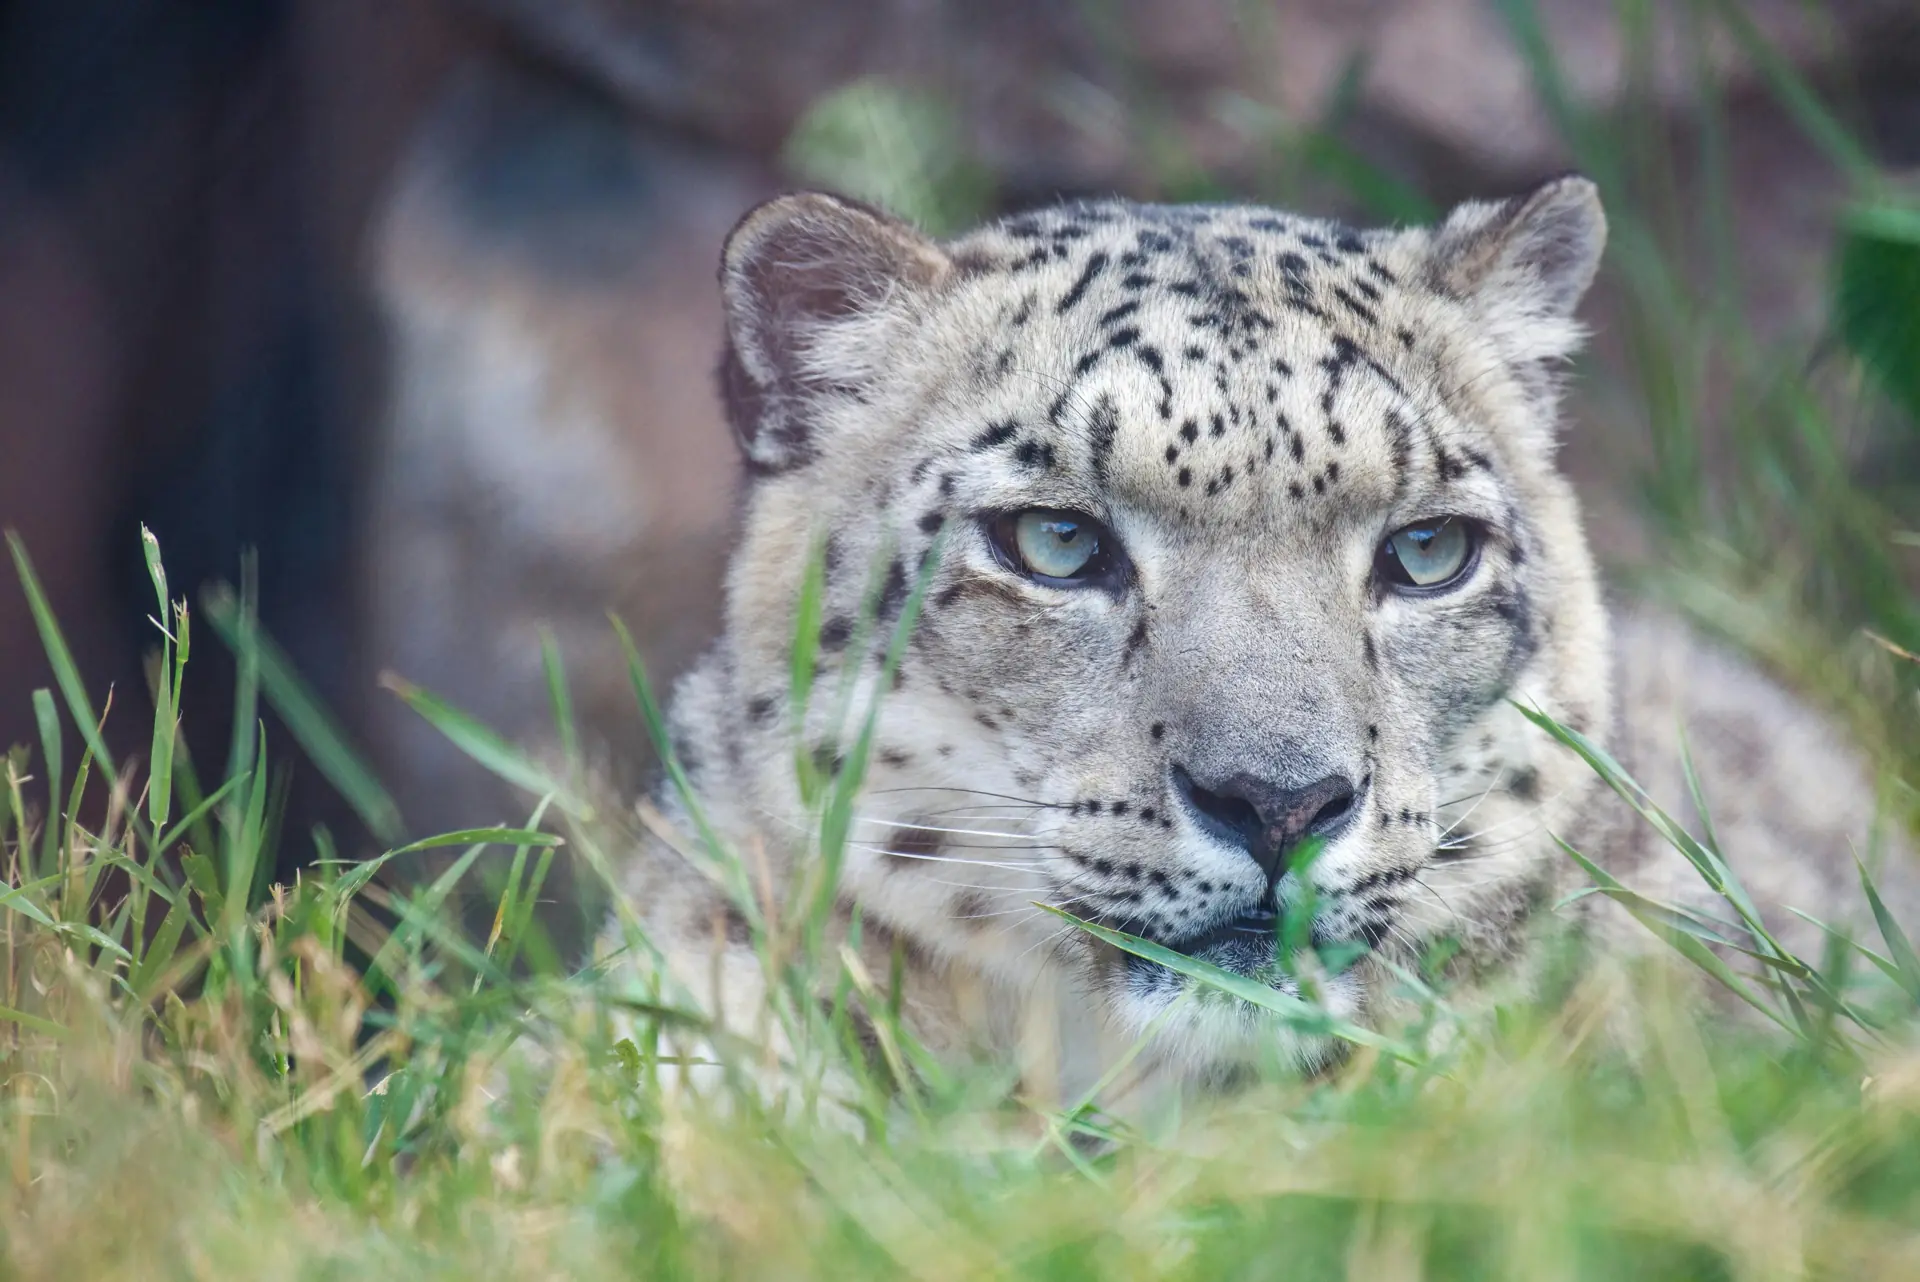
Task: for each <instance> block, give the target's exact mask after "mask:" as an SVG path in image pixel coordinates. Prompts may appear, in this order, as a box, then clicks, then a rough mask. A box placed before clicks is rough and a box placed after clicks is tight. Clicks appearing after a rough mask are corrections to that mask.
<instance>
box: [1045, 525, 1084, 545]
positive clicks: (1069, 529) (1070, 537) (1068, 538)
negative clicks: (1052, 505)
mask: <svg viewBox="0 0 1920 1282" xmlns="http://www.w3.org/2000/svg"><path fill="white" fill-rule="evenodd" d="M1047 529H1048V530H1050V531H1051V532H1052V533H1053V537H1054V538H1056V539H1059V540H1060V541H1061V542H1062V543H1071V542H1073V541H1074V540H1075V539H1077V538H1079V537H1080V527H1079V526H1077V525H1075V524H1074V523H1073V522H1071V521H1055V522H1053V523H1052V524H1051V525H1049V526H1047Z"/></svg>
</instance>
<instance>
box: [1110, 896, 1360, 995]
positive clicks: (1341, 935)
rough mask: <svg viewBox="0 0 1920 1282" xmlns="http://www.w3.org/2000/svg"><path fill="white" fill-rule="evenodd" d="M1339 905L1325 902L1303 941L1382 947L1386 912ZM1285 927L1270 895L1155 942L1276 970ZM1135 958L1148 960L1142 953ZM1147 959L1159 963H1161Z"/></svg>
mask: <svg viewBox="0 0 1920 1282" xmlns="http://www.w3.org/2000/svg"><path fill="white" fill-rule="evenodd" d="M1336 902H1337V901H1336ZM1333 908H1334V905H1327V904H1323V905H1322V909H1321V911H1319V912H1317V913H1316V914H1315V916H1314V922H1313V926H1312V928H1311V929H1310V930H1309V931H1308V932H1307V938H1306V939H1305V940H1303V941H1301V943H1302V945H1303V946H1306V947H1311V948H1314V949H1318V950H1326V949H1328V948H1330V947H1333V946H1338V945H1343V944H1358V945H1361V946H1363V947H1364V948H1366V949H1367V950H1369V951H1371V950H1374V949H1377V948H1379V947H1380V945H1381V943H1382V941H1383V939H1384V937H1385V935H1386V933H1387V924H1386V919H1385V918H1384V917H1375V916H1372V915H1368V916H1363V917H1361V918H1360V919H1358V920H1354V919H1352V918H1350V917H1349V916H1348V915H1347V914H1346V913H1344V912H1340V911H1337V910H1336V911H1329V910H1330V909H1333ZM1284 929H1285V927H1284V925H1283V917H1282V914H1281V911H1280V910H1279V909H1278V908H1277V907H1276V906H1275V904H1274V902H1273V900H1272V899H1271V898H1268V899H1266V900H1264V901H1262V902H1260V903H1259V904H1256V905H1255V906H1254V907H1252V908H1249V909H1246V910H1244V911H1242V912H1241V913H1239V914H1238V915H1237V916H1234V917H1230V918H1228V919H1226V920H1224V921H1221V922H1218V923H1216V924H1215V925H1212V926H1209V927H1207V928H1206V929H1204V930H1201V931H1198V932H1196V933H1194V934H1190V935H1183V936H1179V937H1172V938H1161V939H1156V940H1154V942H1155V943H1158V944H1160V945H1161V946H1162V947H1163V948H1168V949H1171V950H1172V951H1174V952H1177V953H1180V954H1182V955H1183V956H1186V957H1191V958H1193V959H1194V960H1195V961H1203V962H1206V963H1208V964H1209V965H1213V966H1218V967H1219V968H1220V969H1222V970H1225V971H1230V972H1232V973H1234V974H1237V975H1247V976H1256V975H1261V974H1266V973H1270V972H1271V970H1272V967H1273V963H1274V960H1275V958H1276V957H1277V956H1278V954H1279V951H1280V938H1281V934H1282V932H1283V930H1284ZM1135 960H1136V961H1142V962H1144V961H1145V959H1141V958H1137V959H1135ZM1147 964H1149V965H1153V966H1155V967H1158V966H1159V964H1158V963H1147Z"/></svg>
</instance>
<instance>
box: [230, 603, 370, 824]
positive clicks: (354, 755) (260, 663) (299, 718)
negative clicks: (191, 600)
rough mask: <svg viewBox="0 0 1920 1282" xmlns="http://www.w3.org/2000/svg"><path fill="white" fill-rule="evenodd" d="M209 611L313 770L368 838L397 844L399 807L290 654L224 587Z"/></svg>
mask: <svg viewBox="0 0 1920 1282" xmlns="http://www.w3.org/2000/svg"><path fill="white" fill-rule="evenodd" d="M206 606H207V618H208V620H209V621H211V622H212V624H213V630H214V632H215V633H216V634H217V635H218V636H219V637H220V639H221V641H223V642H225V643H226V646H227V648H228V649H230V650H232V651H233V652H234V656H235V658H236V659H239V660H240V662H241V663H242V664H243V666H246V667H250V668H252V669H253V670H254V671H256V672H257V673H258V679H259V685H260V690H261V692H262V693H263V694H265V695H266V697H267V703H268V704H269V705H271V706H272V708H273V710H274V711H275V712H276V713H278V714H279V716H280V720H281V722H282V724H284V725H285V726H286V728H287V731H288V733H290V734H291V735H292V736H293V738H294V742H295V743H298V744H299V745H300V749H301V751H302V752H304V753H306V755H307V759H308V760H310V761H312V762H313V765H314V768H315V769H317V770H318V771H319V772H320V773H321V774H322V775H323V776H325V778H326V780H327V782H328V783H329V784H332V785H333V787H334V789H335V790H336V791H337V792H339V794H340V795H341V797H343V798H344V799H345V800H346V802H347V804H348V805H350V806H352V807H353V812H354V813H355V814H356V815H358V816H359V817H360V822H362V823H364V824H366V825H367V830H368V831H369V832H371V833H372V834H373V835H374V836H375V837H376V838H378V839H379V840H380V841H382V842H388V843H391V842H394V841H398V840H399V839H400V834H401V831H402V823H401V818H400V807H399V805H398V804H397V803H396V802H395V801H394V799H393V797H392V795H391V794H389V793H388V792H387V790H386V789H385V788H383V787H381V786H380V781H379V780H378V779H377V778H375V777H374V773H373V770H372V768H371V767H370V766H368V765H367V763H366V761H365V759H364V757H362V755H361V754H360V753H359V752H357V751H355V749H354V748H353V747H352V746H351V745H350V744H349V743H348V742H347V736H346V732H345V731H344V730H343V729H342V728H341V726H340V724H339V722H337V721H335V720H334V718H333V717H332V716H330V715H329V714H328V713H327V711H326V709H325V708H323V707H322V706H321V704H320V701H319V700H318V699H317V698H315V697H314V694H313V692H312V690H311V689H309V688H308V686H307V683H306V682H305V681H303V680H302V679H301V678H300V675H299V673H298V672H297V671H295V669H294V667H293V663H292V661H291V660H289V659H288V658H287V656H286V653H285V652H284V651H283V650H281V649H280V647H279V646H278V645H276V644H274V642H273V640H272V638H270V637H268V636H267V635H266V633H265V632H264V631H262V630H261V628H260V626H259V624H258V623H257V622H256V621H254V620H252V619H251V618H249V617H247V615H246V611H245V610H244V609H243V608H242V606H241V603H240V602H239V601H238V600H237V599H236V598H235V597H234V594H233V592H232V590H231V589H229V588H226V587H220V588H216V589H214V590H213V591H211V592H209V593H208V594H207V601H206ZM243 651H244V654H243Z"/></svg>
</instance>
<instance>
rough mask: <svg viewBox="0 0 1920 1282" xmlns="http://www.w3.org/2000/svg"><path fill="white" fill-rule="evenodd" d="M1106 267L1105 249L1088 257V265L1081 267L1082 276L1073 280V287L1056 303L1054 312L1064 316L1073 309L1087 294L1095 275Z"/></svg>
mask: <svg viewBox="0 0 1920 1282" xmlns="http://www.w3.org/2000/svg"><path fill="white" fill-rule="evenodd" d="M1106 269H1107V255H1106V252H1105V251H1104V250H1102V251H1098V252H1096V253H1094V254H1093V255H1092V256H1091V257H1089V258H1088V259H1087V265H1086V266H1085V267H1084V268H1082V269H1081V272H1080V278H1079V279H1078V280H1076V281H1074V282H1073V288H1071V289H1069V290H1068V291H1067V292H1066V294H1065V295H1064V296H1063V297H1062V298H1061V299H1060V301H1059V302H1058V303H1056V304H1054V308H1053V314H1054V315H1056V316H1064V315H1066V314H1067V313H1068V312H1069V311H1072V310H1073V307H1074V305H1075V304H1076V303H1078V302H1079V301H1080V300H1081V299H1082V298H1084V297H1085V296H1086V293H1087V287H1088V286H1089V285H1091V284H1093V279H1094V277H1096V276H1098V275H1099V274H1100V273H1101V272H1103V271H1105V270H1106Z"/></svg>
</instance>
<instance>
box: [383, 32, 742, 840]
mask: <svg viewBox="0 0 1920 1282" xmlns="http://www.w3.org/2000/svg"><path fill="white" fill-rule="evenodd" d="M767 190H768V187H767V184H766V182H765V179H764V178H763V177H761V176H760V175H758V174H757V173H756V172H755V171H753V170H752V169H751V168H750V167H749V166H745V165H742V164H740V163H738V162H734V161H730V160H728V159H726V158H724V157H721V156H716V155H714V154H711V153H710V152H706V151H704V150H702V149H699V148H696V147H690V146H688V145H686V144H683V143H679V142H674V141H670V140H666V139H663V138H662V137H661V136H660V135H659V133H658V131H654V130H650V129H649V128H647V127H646V126H644V125H642V124H640V123H638V122H636V121H634V120H632V119H631V118H630V117H628V116H626V115H624V114H622V113H620V112H618V111H615V110H613V109H611V108H610V107H609V106H608V104H606V103H605V102H604V101H602V100H599V99H596V98H595V97H594V96H592V95H590V94H583V93H581V92H579V91H578V90H574V89H568V88H566V87H564V86H560V85H556V84H554V83H552V82H549V81H545V80H542V79H539V78H535V77H529V76H526V75H523V74H520V73H518V72H515V71H511V70H507V69H502V68H498V67H476V68H473V69H471V70H469V71H468V72H467V73H465V74H464V75H463V76H461V77H460V78H459V80H458V82H457V84H456V85H455V86H454V87H453V88H452V89H451V90H450V92H449V93H448V94H447V95H446V97H445V98H444V99H443V100H442V101H441V103H440V104H439V105H438V107H437V108H436V109H435V110H434V112H433V113H432V114H431V116H430V118H428V119H427V120H426V122H425V123H424V124H423V126H422V128H421V130H420V132H419V135H418V137H417V139H416V141H415V145H414V146H413V148H412V150H411V152H410V154H409V155H408V157H407V158H406V160H405V162H404V164H403V166H402V170H401V174H400V177H399V179H398V182H397V185H396V187H395V189H394V194H393V197H392V202H391V206H390V208H389V210H388V213H387V216H386V219H385V222H384V225H383V227H382V228H381V230H380V232H379V235H378V246H377V255H376V262H377V266H376V275H377V286H378V294H379V297H380V300H381V304H382V309H383V311H384V316H385V323H386V327H387V333H388V341H389V343H390V347H391V363H392V367H393V374H392V378H391V392H390V402H389V408H388V411H387V413H386V415H385V419H384V422H383V424H382V430H381V433H380V435H381V439H380V441H379V442H378V444H377V445H376V447H375V449H374V452H373V457H372V459H371V460H370V463H371V467H370V473H369V474H370V476H371V478H372V481H371V488H372V493H371V494H370V496H369V519H370V531H369V536H368V539H367V547H368V549H369V566H368V575H369V588H368V603H369V628H368V631H369V635H370V642H369V649H370V650H371V652H372V654H373V655H374V657H375V661H376V663H377V664H378V665H379V666H381V667H384V668H389V669H392V670H394V671H396V672H398V673H400V674H401V675H404V676H405V677H407V678H408V679H409V680H412V681H416V682H418V683H420V684H422V685H424V686H426V687H427V688H429V689H431V690H433V691H435V692H436V693H438V694H441V695H443V696H444V697H446V698H448V699H449V700H451V701H452V702H453V703H454V704H456V705H458V706H460V707H462V708H464V709H466V710H468V711H470V712H472V713H474V714H475V715H477V716H479V717H481V718H482V719H483V720H485V721H487V722H488V723H489V724H491V725H493V726H495V727H496V728H498V729H500V730H502V731H503V732H505V733H507V734H509V735H511V736H513V737H515V738H516V739H520V740H522V741H526V742H529V743H531V744H534V745H538V744H540V743H541V742H542V741H547V742H551V739H552V720H551V716H550V713H549V708H548V701H547V694H546V685H545V682H544V680H543V677H542V668H541V643H540V629H541V628H542V627H543V626H544V627H550V628H551V629H552V630H553V631H554V633H555V634H556V637H557V639H558V641H559V644H560V649H561V651H562V653H563V655H564V656H565V658H566V660H567V665H568V669H569V673H570V675H571V678H572V683H573V692H574V696H575V699H576V701H577V705H578V709H579V713H580V717H581V722H582V732H583V738H584V741H585V746H586V748H587V750H588V752H589V754H590V756H591V758H592V759H593V760H594V762H595V763H596V765H597V766H598V767H599V768H600V769H601V770H602V771H603V772H604V773H605V775H606V778H607V781H608V782H610V783H613V784H616V785H618V786H621V787H623V788H624V789H627V790H629V791H631V790H632V789H633V788H634V787H635V786H636V785H637V783H638V776H639V774H640V772H641V771H643V770H644V769H645V768H646V766H647V765H648V763H649V762H650V759H651V755H650V753H649V752H648V751H647V748H646V736H645V733H644V730H643V729H642V726H641V722H640V718H639V714H638V711H637V708H636V706H635V703H634V698H633V694H632V691H631V689H630V687H629V685H628V679H627V675H626V670H625V665H624V664H623V662H622V661H621V657H620V653H619V650H618V646H617V643H616V640H615V635H614V632H613V628H612V626H611V625H610V623H609V621H608V618H607V615H608V612H609V611H611V612H613V613H616V614H618V615H619V616H621V617H622V618H623V619H624V620H625V621H626V623H627V624H628V625H629V626H630V627H631V628H632V629H633V632H634V634H635V635H636V636H637V637H638V638H639V640H640V646H641V649H642V651H643V653H644V655H645V657H646V658H647V660H648V662H649V664H650V665H651V667H652V670H653V674H654V677H655V680H656V681H659V682H662V683H664V682H665V681H667V680H668V679H670V678H671V677H672V675H673V674H674V673H675V672H677V670H678V669H679V668H680V666H681V665H683V664H684V663H685V662H686V661H687V660H688V659H689V658H690V657H691V655H692V654H693V653H694V651H695V650H697V648H698V647H699V645H700V644H701V643H702V642H703V641H704V639H705V638H706V636H707V634H708V631H709V629H710V627H711V621H712V618H713V616H714V610H715V607H716V604H717V594H718V584H719V578H720V574H721V572H722V563H723V557H724V552H725V547H726V541H727V535H728V529H729V525H730V521H731V517H732V498H731V495H732V487H733V482H734V471H735V462H734V451H733V444H732V441H731V438H730V436H729V434H728V431H727V428H726V426H725V423H724V420H723V419H722V418H721V416H720V411H719V406H718V403H717V400H716V398H715V397H714V395H713V393H712V386H711V384H712V379H711V374H710V372H711V370H712V368H713V363H714V359H715V351H716V343H717V336H718V334H719V329H720V317H719V303H718V298H717V295H716V292H715V289H714V287H713V264H714V263H715V262H716V261H717V260H718V256H719V250H720V242H721V239H722V237H723V236H724V234H725V232H726V230H727V229H728V227H729V226H731V224H732V222H733V220H734V219H735V218H736V217H737V216H738V213H739V211H740V210H741V209H743V208H744V207H746V206H747V205H749V204H750V203H752V202H753V200H754V199H755V198H756V197H757V196H759V195H760V194H762V193H763V192H765V191H767ZM376 724H377V733H376V735H375V739H376V742H378V743H379V744H380V745H381V747H380V753H381V756H382V758H383V760H382V763H381V764H382V766H383V768H384V770H385V773H386V775H387V777H388V778H389V779H390V781H391V782H392V784H393V786H394V788H395V791H396V792H397V793H398V795H399V796H400V797H401V799H402V803H403V807H404V809H405V810H406V813H407V816H408V818H409V820H410V822H411V825H412V826H413V827H414V828H415V829H416V830H419V831H434V830H438V829H441V828H449V827H464V826H471V825H472V824H474V823H476V822H487V821H498V820H512V819H516V818H523V817H524V816H523V815H521V814H520V813H519V812H520V811H523V810H524V809H525V808H526V806H527V805H528V804H530V803H529V802H528V801H527V800H526V799H524V798H520V797H516V796H514V795H513V794H512V793H511V792H509V791H508V790H506V789H504V788H503V787H500V786H498V785H496V784H495V783H494V782H493V781H492V780H491V778H490V777H489V776H488V775H486V774H485V773H484V772H482V771H481V770H480V769H479V768H478V767H476V766H474V765H472V764H471V763H470V762H468V761H466V759H465V758H463V757H462V756H461V755H460V754H459V753H458V752H457V751H456V750H454V749H453V748H452V747H451V746H450V745H449V744H448V743H447V742H446V741H445V740H444V739H443V738H442V737H441V736H440V735H439V734H438V732H436V731H434V730H433V729H431V728H430V727H428V726H427V725H426V724H425V723H423V722H421V721H420V720H419V719H417V718H416V717H414V716H413V714H412V713H410V712H408V711H406V710H405V709H404V708H402V707H400V706H399V705H398V704H397V703H389V705H388V706H386V707H384V708H383V709H382V710H380V711H379V713H378V714H377V723H376Z"/></svg>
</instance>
